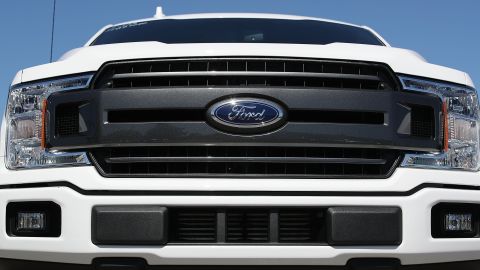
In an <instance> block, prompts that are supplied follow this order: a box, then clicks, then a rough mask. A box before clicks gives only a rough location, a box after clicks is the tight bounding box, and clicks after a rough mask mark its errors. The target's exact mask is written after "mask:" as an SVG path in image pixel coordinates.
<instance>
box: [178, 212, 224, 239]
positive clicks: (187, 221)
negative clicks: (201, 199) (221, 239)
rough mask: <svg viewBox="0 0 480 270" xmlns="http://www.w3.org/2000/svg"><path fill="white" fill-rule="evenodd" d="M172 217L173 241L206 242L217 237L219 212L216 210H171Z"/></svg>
mask: <svg viewBox="0 0 480 270" xmlns="http://www.w3.org/2000/svg"><path fill="white" fill-rule="evenodd" d="M170 219H171V226H170V231H171V236H172V237H173V238H172V239H171V240H173V241H176V242H204V243H206V242H215V241H216V239H217V228H216V226H217V213H216V211H214V210H208V209H207V210H202V209H183V210H182V211H171V212H170Z"/></svg>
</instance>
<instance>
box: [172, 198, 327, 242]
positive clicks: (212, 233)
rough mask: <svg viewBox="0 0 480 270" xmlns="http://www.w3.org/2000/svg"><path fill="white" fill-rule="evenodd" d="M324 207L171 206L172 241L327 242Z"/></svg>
mask: <svg viewBox="0 0 480 270" xmlns="http://www.w3.org/2000/svg"><path fill="white" fill-rule="evenodd" d="M324 214H325V209H323V208H285V209H282V208H280V209H275V208H271V209H270V208H241V207H232V208H226V209H225V208H169V220H170V221H169V227H170V236H169V242H170V243H220V244H221V243H232V244H235V243H236V244H238V243H249V244H262V243H270V244H278V243H284V244H290V243H292V244H294V243H297V244H298V243H325V238H326V231H325V229H324V228H325V218H324Z"/></svg>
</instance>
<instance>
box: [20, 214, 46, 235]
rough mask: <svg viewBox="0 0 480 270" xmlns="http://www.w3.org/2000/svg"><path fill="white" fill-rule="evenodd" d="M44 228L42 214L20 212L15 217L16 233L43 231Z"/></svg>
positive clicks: (44, 219)
mask: <svg viewBox="0 0 480 270" xmlns="http://www.w3.org/2000/svg"><path fill="white" fill-rule="evenodd" d="M46 226H47V216H46V214H45V213H44V212H30V213H29V212H20V213H18V215H17V231H45V230H46Z"/></svg>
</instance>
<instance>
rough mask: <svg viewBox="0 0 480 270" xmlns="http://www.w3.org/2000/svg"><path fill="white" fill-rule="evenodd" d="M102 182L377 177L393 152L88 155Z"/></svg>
mask: <svg viewBox="0 0 480 270" xmlns="http://www.w3.org/2000/svg"><path fill="white" fill-rule="evenodd" d="M91 158H92V159H93V162H94V164H95V165H96V166H97V168H99V169H100V171H101V173H102V174H103V175H105V176H107V177H260V178H261V177H278V178H284V177H289V178H337V177H341V178H367V177H371V178H379V177H380V178H381V177H386V176H388V175H389V173H391V171H392V170H393V168H394V167H395V166H396V164H397V162H398V160H399V158H400V152H399V151H396V150H379V149H354V148H353V149H350V148H322V147H266V146H246V147H242V146H228V147H227V146H165V147H119V148H98V149H93V150H91Z"/></svg>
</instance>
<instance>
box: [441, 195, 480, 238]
mask: <svg viewBox="0 0 480 270" xmlns="http://www.w3.org/2000/svg"><path fill="white" fill-rule="evenodd" d="M432 237H433V238H479V237H480V205H479V204H472V203H439V204H437V205H435V206H434V207H433V208H432Z"/></svg>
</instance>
